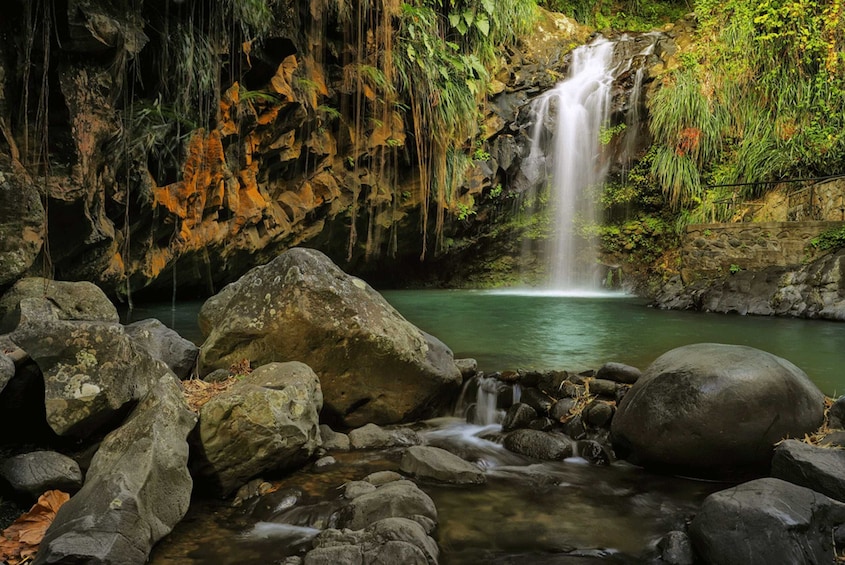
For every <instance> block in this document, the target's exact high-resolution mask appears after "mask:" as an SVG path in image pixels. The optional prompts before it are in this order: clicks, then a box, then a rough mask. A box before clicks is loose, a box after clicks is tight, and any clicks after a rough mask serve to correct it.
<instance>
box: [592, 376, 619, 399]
mask: <svg viewBox="0 0 845 565" xmlns="http://www.w3.org/2000/svg"><path fill="white" fill-rule="evenodd" d="M589 386H590V394H595V395H597V396H605V397H607V398H616V390H617V389H618V388H619V385H618V384H617V383H615V382H614V381H608V380H605V379H590V385H589Z"/></svg>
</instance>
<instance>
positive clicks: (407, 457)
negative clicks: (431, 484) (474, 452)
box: [399, 445, 487, 485]
mask: <svg viewBox="0 0 845 565" xmlns="http://www.w3.org/2000/svg"><path fill="white" fill-rule="evenodd" d="M399 469H400V470H401V471H402V472H403V473H407V474H409V475H411V476H412V477H417V478H420V479H431V480H435V481H439V482H441V483H450V484H455V485H478V484H483V483H486V482H487V477H486V476H485V475H484V472H482V471H481V469H479V468H478V467H477V466H476V465H473V464H472V463H470V462H469V461H464V460H463V459H461V458H460V457H458V456H457V455H454V454H452V453H449V452H448V451H446V450H445V449H440V448H439V447H431V446H428V445H415V446H412V447H409V448H408V450H407V451H406V452H405V453H404V455H402V461H401V462H400V463H399Z"/></svg>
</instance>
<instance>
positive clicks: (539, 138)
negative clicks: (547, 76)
mask: <svg viewBox="0 0 845 565" xmlns="http://www.w3.org/2000/svg"><path fill="white" fill-rule="evenodd" d="M626 39H627V38H622V39H621V40H620V41H624V40H626ZM616 45H617V42H611V41H609V40H607V39H605V38H603V37H599V38H598V39H596V40H595V41H593V42H592V43H590V44H589V45H584V46H581V47H578V48H577V49H575V50H574V51H573V52H572V62H571V65H570V71H569V77H568V78H567V79H566V80H564V81H562V82H560V83H559V84H558V85H557V86H555V87H554V88H553V89H551V90H549V91H548V92H545V93H544V94H542V95H541V96H539V97H537V98H536V99H535V100H534V101H533V102H532V104H531V108H530V112H531V115H532V117H533V127H532V128H531V148H530V151H529V155H528V157H527V159H526V162H527V164H528V167H527V169H529V170H530V174H529V175H528V176H529V180H530V181H532V182H534V183H535V185H536V184H540V185H541V184H542V183H543V182H548V183H549V188H550V193H549V206H551V210H552V213H551V222H552V226H553V229H554V233H553V235H552V236H551V237H550V241H549V243H548V246H547V249H546V253H545V254H546V260H547V263H548V265H549V276H548V286H549V288H550V289H552V290H559V291H569V292H577V291H589V290H595V289H597V288H598V287H599V280H598V271H597V269H596V268H595V266H596V265H595V259H594V258H595V257H596V255H597V252H596V251H597V250H596V249H594V248H593V247H592V246H591V245H590V244H589V243H588V242H587V241H586V240H585V239H584V238H582V237H579V235H578V227H579V226H581V225H584V224H594V223H596V221H597V214H596V206H595V202H596V201H597V200H598V198H599V196H600V190H601V187H602V185H603V183H604V179H605V176H606V175H607V172H608V169H609V165H610V159H609V158H608V156H607V155H605V145H604V144H602V129H603V128H606V127H608V126H609V123H610V122H609V114H610V107H611V98H612V96H611V87H612V86H613V82H614V80H615V79H616V78H617V77H618V76H619V75H620V73H622V72H626V71H628V70H630V69H631V60H630V59H628V60H625V61H623V62H621V63H618V62H616V61H614V50H615V47H616ZM648 54H650V51H649V53H645V52H644V53H640V55H648ZM642 76H643V75H642V73H641V72H640V71H638V73H637V75H636V79H635V82H637V84H636V88H635V89H634V90H635V91H637V92H636V94H634V95H633V96H636V97H637V98H635V99H633V100H631V102H632V103H634V104H636V105H639V103H640V101H639V98H638V97H639V95H640V94H639V90H641V89H642V82H643V81H642ZM632 118H633V117H632ZM633 129H636V128H633ZM632 138H633V136H627V135H626V143H625V147H624V148H623V151H625V150H626V149H629V148H630V149H632V148H633V145H632V143H633V141H629V140H631V139H632ZM604 141H605V143H606V142H607V140H604ZM532 177H533V178H532Z"/></svg>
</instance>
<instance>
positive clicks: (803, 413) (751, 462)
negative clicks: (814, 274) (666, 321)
mask: <svg viewBox="0 0 845 565" xmlns="http://www.w3.org/2000/svg"><path fill="white" fill-rule="evenodd" d="M823 411H824V395H823V394H822V393H821V391H819V389H818V388H817V387H816V386H815V385H814V384H813V383H812V382H811V381H810V379H809V378H808V377H807V375H806V374H804V372H803V371H802V370H801V369H799V368H798V367H796V366H795V365H793V364H792V363H790V362H789V361H787V360H785V359H781V358H780V357H776V356H775V355H772V354H770V353H766V352H765V351H760V350H759V349H754V348H751V347H744V346H739V345H721V344H713V343H701V344H696V345H688V346H685V347H680V348H677V349H673V350H672V351H669V352H668V353H665V354H664V355H662V356H661V357H659V358H658V359H657V360H656V361H654V363H652V364H651V366H649V367H648V369H646V371H645V373H643V376H642V377H641V378H640V380H638V381H637V383H636V384H634V385H633V387H632V388H631V390H630V392H628V394H627V395H626V396H625V398H624V399H623V400H622V402H621V404H620V405H619V408H618V410H617V411H616V414H615V416H614V417H613V422H612V424H611V430H612V433H613V443H614V450H615V451H616V452H617V453H618V454H620V455H622V456H623V457H626V458H628V459H629V460H630V461H632V462H634V463H638V464H641V465H646V466H649V465H651V466H656V467H664V468H667V469H674V470H676V471H679V472H686V473H691V474H698V475H704V476H727V474H728V473H730V474H731V475H733V474H734V473H744V472H759V471H760V470H761V469H764V468H768V466H769V465H770V463H771V456H772V451H773V446H774V444H775V443H776V442H777V441H779V440H780V439H782V438H784V437H786V436H792V437H801V436H803V435H804V434H805V433H810V432H813V431H815V430H816V429H817V428H818V426H819V424H821V422H822V418H823Z"/></svg>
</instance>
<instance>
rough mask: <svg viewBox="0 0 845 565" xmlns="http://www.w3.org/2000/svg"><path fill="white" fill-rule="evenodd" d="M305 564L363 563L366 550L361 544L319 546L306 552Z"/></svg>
mask: <svg viewBox="0 0 845 565" xmlns="http://www.w3.org/2000/svg"><path fill="white" fill-rule="evenodd" d="M304 563H305V565H362V564H363V563H364V551H363V550H362V549H361V547H360V546H357V545H352V544H347V545H335V546H331V547H318V548H316V549H312V550H311V551H309V552H308V553H306V554H305V560H304Z"/></svg>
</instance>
